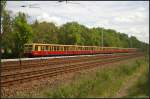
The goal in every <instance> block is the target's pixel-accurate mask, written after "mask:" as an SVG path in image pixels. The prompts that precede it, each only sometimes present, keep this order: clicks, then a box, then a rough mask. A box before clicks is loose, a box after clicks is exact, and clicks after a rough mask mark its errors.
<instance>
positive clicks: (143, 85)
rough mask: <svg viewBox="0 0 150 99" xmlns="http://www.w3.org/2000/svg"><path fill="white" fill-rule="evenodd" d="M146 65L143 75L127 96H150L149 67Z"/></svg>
mask: <svg viewBox="0 0 150 99" xmlns="http://www.w3.org/2000/svg"><path fill="white" fill-rule="evenodd" d="M145 65H147V66H146V67H145V71H144V73H143V75H141V76H140V77H139V79H138V81H137V82H136V84H135V85H134V86H132V87H131V88H129V90H128V95H127V96H125V98H128V97H132V98H148V97H149V67H148V64H145Z"/></svg>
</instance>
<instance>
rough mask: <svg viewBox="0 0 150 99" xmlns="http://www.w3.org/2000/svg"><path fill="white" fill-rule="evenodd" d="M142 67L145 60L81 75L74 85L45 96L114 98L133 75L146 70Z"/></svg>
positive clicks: (67, 85)
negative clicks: (142, 69) (140, 70)
mask: <svg viewBox="0 0 150 99" xmlns="http://www.w3.org/2000/svg"><path fill="white" fill-rule="evenodd" d="M141 64H142V65H141ZM142 66H143V59H142V60H138V61H134V62H130V64H126V65H121V66H119V67H117V68H103V69H102V70H99V71H96V72H95V73H93V72H92V73H90V74H86V75H79V76H78V77H76V79H74V81H73V82H72V83H69V84H62V85H60V86H59V87H57V88H55V89H51V90H53V91H51V90H48V91H46V92H45V93H44V95H46V97H51V98H58V97H59V98H74V97H80V98H89V97H113V96H115V94H116V92H118V90H119V89H120V87H121V86H122V85H123V82H124V81H126V80H127V79H129V78H128V77H129V76H132V75H133V73H135V72H138V70H139V69H141V68H144V66H143V67H142ZM147 86H148V85H147V84H144V87H147ZM146 92H147V91H146Z"/></svg>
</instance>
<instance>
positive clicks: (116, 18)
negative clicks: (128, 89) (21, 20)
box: [6, 1, 149, 43]
mask: <svg viewBox="0 0 150 99" xmlns="http://www.w3.org/2000/svg"><path fill="white" fill-rule="evenodd" d="M69 2H70V3H69ZM72 3H76V4H72ZM29 4H35V5H34V6H32V7H40V8H30V7H29ZM22 5H27V6H28V7H20V6H22ZM6 9H8V10H11V11H12V12H13V14H16V13H17V12H19V11H22V12H24V13H27V14H28V15H29V21H30V22H33V21H34V20H35V19H37V20H38V21H40V22H42V21H48V22H54V23H55V24H56V25H58V26H59V25H62V24H64V23H66V22H71V21H77V22H78V23H80V24H83V25H85V26H87V27H90V28H91V27H104V28H107V29H108V28H109V29H115V30H116V31H118V32H122V33H126V34H128V35H129V36H131V35H132V36H135V37H137V39H139V40H140V41H143V42H147V43H149V1H68V3H67V4H66V2H60V3H59V2H57V1H7V6H6Z"/></svg>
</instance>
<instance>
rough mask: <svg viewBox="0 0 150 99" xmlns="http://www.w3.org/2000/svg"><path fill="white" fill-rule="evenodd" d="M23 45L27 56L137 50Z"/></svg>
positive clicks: (37, 44)
mask: <svg viewBox="0 0 150 99" xmlns="http://www.w3.org/2000/svg"><path fill="white" fill-rule="evenodd" d="M24 47H25V50H24V55H25V56H27V57H38V56H56V55H87V54H109V53H131V52H136V51H137V49H136V48H119V47H99V46H80V45H60V44H39V43H32V44H25V45H24Z"/></svg>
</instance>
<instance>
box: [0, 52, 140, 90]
mask: <svg viewBox="0 0 150 99" xmlns="http://www.w3.org/2000/svg"><path fill="white" fill-rule="evenodd" d="M140 55H141V54H131V55H114V56H113V55H112V56H95V57H82V58H79V59H78V58H76V59H73V58H72V59H68V60H67V59H62V60H60V59H58V60H57V59H56V60H55V59H52V60H51V59H50V60H44V62H43V65H41V64H39V65H38V66H39V67H38V66H35V65H37V64H30V66H29V64H28V63H27V61H26V64H27V65H28V66H27V67H26V65H23V66H21V67H18V68H17V67H15V66H12V67H15V69H14V68H13V69H12V68H11V66H10V65H7V66H2V71H3V72H2V75H1V86H2V87H7V86H11V85H15V84H20V83H25V82H28V81H30V80H35V79H42V78H44V77H51V76H56V75H60V74H63V73H67V72H75V71H78V70H82V69H89V68H94V67H97V66H100V65H104V64H109V63H113V62H117V61H120V60H123V59H128V58H132V57H137V56H140ZM34 62H35V61H34ZM57 62H58V63H57ZM31 63H32V62H31ZM25 67H26V68H25ZM31 67H32V68H36V69H31ZM37 68H38V69H37ZM3 69H4V70H3ZM7 69H9V72H10V71H11V70H12V71H13V73H11V74H9V72H8V71H7ZM20 69H21V70H20ZM25 69H26V71H25ZM30 69H31V70H30ZM14 70H16V71H17V72H14ZM6 71H7V72H8V73H5V72H6Z"/></svg>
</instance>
